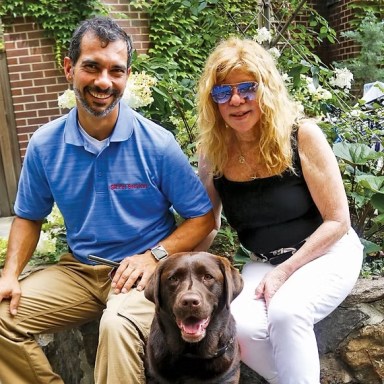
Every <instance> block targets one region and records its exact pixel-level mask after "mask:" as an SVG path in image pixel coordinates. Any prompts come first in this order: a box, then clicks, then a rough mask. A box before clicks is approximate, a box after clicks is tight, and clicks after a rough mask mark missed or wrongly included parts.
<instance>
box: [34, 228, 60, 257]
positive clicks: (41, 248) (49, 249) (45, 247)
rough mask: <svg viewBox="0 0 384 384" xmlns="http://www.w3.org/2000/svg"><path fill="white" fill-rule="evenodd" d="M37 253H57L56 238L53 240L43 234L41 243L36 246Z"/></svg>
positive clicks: (46, 234)
mask: <svg viewBox="0 0 384 384" xmlns="http://www.w3.org/2000/svg"><path fill="white" fill-rule="evenodd" d="M36 251H38V252H41V253H55V252H56V237H53V238H51V237H50V235H49V234H48V233H46V232H41V234H40V239H39V243H38V244H37V246H36Z"/></svg>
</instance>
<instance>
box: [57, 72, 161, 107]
mask: <svg viewBox="0 0 384 384" xmlns="http://www.w3.org/2000/svg"><path fill="white" fill-rule="evenodd" d="M156 82H157V80H156V79H155V78H154V77H152V76H150V75H148V74H146V73H145V72H144V71H143V72H140V73H132V74H131V75H130V76H129V77H128V80H127V86H126V88H125V91H124V95H123V100H125V102H126V103H127V104H128V105H129V106H130V107H131V108H133V109H137V108H140V107H145V106H147V105H149V104H151V103H152V102H153V97H152V91H151V87H153V86H154V85H155V84H156ZM57 101H58V105H59V108H67V109H71V108H73V107H74V106H76V97H75V93H74V92H73V90H70V89H67V90H66V91H65V92H64V93H63V94H62V95H60V96H59V97H58V100H57Z"/></svg>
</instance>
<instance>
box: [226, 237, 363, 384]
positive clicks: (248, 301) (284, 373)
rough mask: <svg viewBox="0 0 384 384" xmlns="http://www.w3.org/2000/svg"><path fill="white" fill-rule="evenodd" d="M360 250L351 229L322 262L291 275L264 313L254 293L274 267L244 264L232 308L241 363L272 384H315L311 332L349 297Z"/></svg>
mask: <svg viewBox="0 0 384 384" xmlns="http://www.w3.org/2000/svg"><path fill="white" fill-rule="evenodd" d="M362 250H363V246H362V245H361V243H360V240H359V238H358V236H357V235H356V233H355V232H354V231H353V230H352V229H351V230H349V231H348V233H347V234H346V235H344V236H343V237H342V238H341V239H340V240H339V241H338V242H337V243H336V244H335V245H333V246H332V247H331V249H330V250H329V251H328V252H327V253H326V254H324V255H323V256H321V257H319V258H317V259H315V260H313V261H311V262H310V263H308V264H306V265H304V266H303V267H301V268H300V269H298V270H297V271H296V272H295V273H293V274H292V275H291V276H290V278H289V279H288V280H287V281H286V282H285V283H284V284H283V285H282V286H281V288H280V289H279V290H278V291H277V293H276V294H275V296H274V297H273V298H272V300H271V302H270V305H269V308H268V310H267V308H266V305H265V301H264V300H263V299H260V300H255V298H254V297H255V288H256V287H257V285H258V284H259V282H260V281H261V279H262V278H263V276H264V275H265V274H266V273H267V272H268V271H270V270H272V269H273V268H275V266H273V265H271V264H269V263H262V262H254V261H251V262H249V263H247V264H246V265H245V266H244V268H243V272H242V276H243V279H244V289H243V291H242V292H241V294H240V295H239V296H238V297H237V298H236V299H235V300H234V301H233V302H232V305H231V310H232V313H233V316H234V317H235V320H236V323H237V332H238V339H239V342H240V348H241V359H242V361H243V362H244V363H245V364H246V365H248V366H249V367H250V368H252V369H253V370H254V371H256V372H257V373H258V374H260V375H261V376H263V377H264V378H265V379H266V380H267V381H268V382H269V383H271V384H272V383H273V384H319V383H320V363H319V354H318V349H317V343H316V338H315V333H314V330H313V326H314V324H315V323H317V322H318V321H320V320H322V319H323V318H324V317H326V316H327V315H329V314H330V313H331V312H332V311H333V310H334V309H335V308H336V307H337V306H338V305H339V304H340V303H341V302H342V301H343V300H344V299H345V298H346V297H347V296H348V294H349V293H350V291H351V290H352V288H353V286H354V284H355V282H356V280H357V278H358V276H359V273H360V269H361V264H362V258H363V252H362Z"/></svg>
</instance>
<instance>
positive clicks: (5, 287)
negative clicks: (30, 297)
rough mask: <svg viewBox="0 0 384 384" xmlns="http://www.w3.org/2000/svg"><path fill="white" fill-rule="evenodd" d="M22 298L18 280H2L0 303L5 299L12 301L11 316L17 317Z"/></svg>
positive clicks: (10, 306) (0, 283) (6, 278)
mask: <svg viewBox="0 0 384 384" xmlns="http://www.w3.org/2000/svg"><path fill="white" fill-rule="evenodd" d="M20 297H21V288H20V284H19V281H18V279H17V278H8V277H5V276H3V277H1V278H0V302H1V301H3V300H4V299H11V302H10V304H9V312H10V313H11V315H13V316H15V315H17V309H18V307H19V302H20Z"/></svg>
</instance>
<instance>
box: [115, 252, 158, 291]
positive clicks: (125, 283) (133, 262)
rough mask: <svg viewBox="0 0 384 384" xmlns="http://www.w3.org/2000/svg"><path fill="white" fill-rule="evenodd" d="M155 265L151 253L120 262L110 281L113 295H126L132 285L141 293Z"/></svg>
mask: <svg viewBox="0 0 384 384" xmlns="http://www.w3.org/2000/svg"><path fill="white" fill-rule="evenodd" d="M156 265H157V261H156V260H155V258H154V257H153V256H152V254H151V251H146V252H145V253H143V254H141V255H134V256H130V257H126V258H125V259H124V260H122V261H121V263H120V266H119V268H117V270H116V272H115V275H114V277H113V279H112V288H114V291H115V293H120V292H122V293H126V292H128V291H129V290H130V289H131V288H132V287H133V286H134V284H137V288H136V289H137V290H138V291H142V290H143V289H144V288H145V286H146V285H147V283H148V280H149V278H150V277H151V276H152V274H153V272H154V270H155V268H156Z"/></svg>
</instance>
